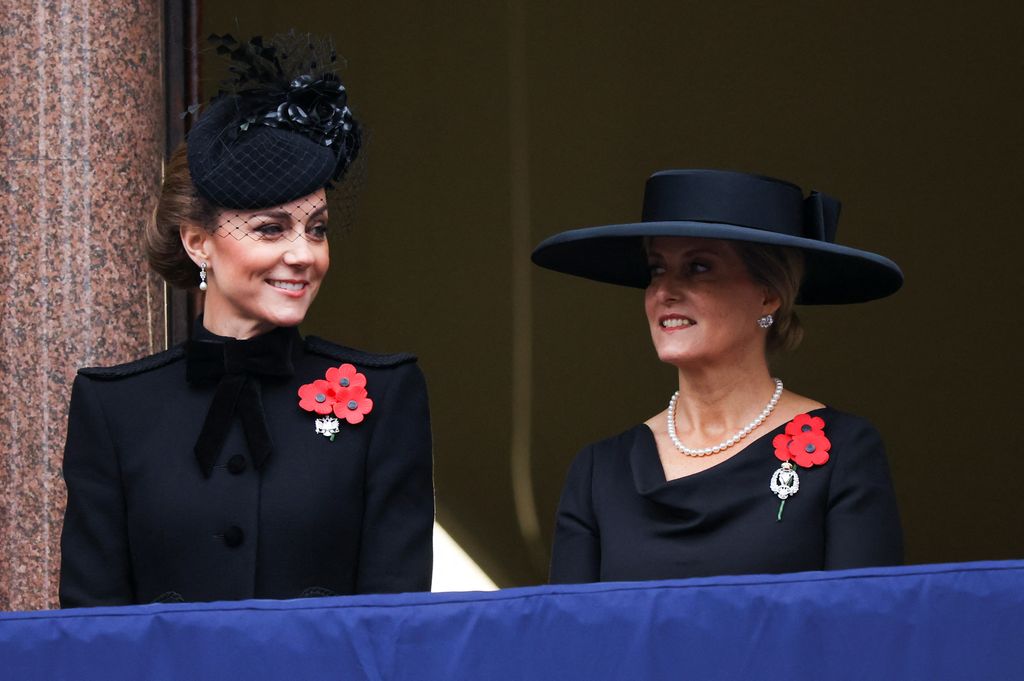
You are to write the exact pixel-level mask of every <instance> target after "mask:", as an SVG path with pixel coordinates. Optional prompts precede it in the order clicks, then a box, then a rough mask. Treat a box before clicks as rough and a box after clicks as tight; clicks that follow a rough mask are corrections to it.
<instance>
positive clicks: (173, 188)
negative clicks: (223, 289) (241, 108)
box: [146, 144, 217, 289]
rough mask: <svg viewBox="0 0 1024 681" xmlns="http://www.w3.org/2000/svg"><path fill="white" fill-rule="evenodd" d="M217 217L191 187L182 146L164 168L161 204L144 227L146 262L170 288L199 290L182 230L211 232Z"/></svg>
mask: <svg viewBox="0 0 1024 681" xmlns="http://www.w3.org/2000/svg"><path fill="white" fill-rule="evenodd" d="M216 216H217V207H216V206H214V205H213V204H212V203H210V202H209V201H207V200H206V199H204V198H203V197H201V196H200V195H199V193H198V192H197V191H196V188H195V185H194V184H193V183H192V176H191V175H190V174H189V171H188V151H187V148H186V146H185V145H184V144H182V145H181V146H180V147H178V149H177V150H175V152H174V153H173V154H172V155H171V158H170V160H168V161H167V165H166V166H165V167H164V182H163V186H162V187H161V189H160V202H159V203H158V204H157V207H156V212H155V213H154V214H153V219H152V220H150V221H149V224H148V225H146V258H147V259H148V260H149V266H150V267H151V268H152V269H153V271H154V272H156V273H157V274H159V275H160V276H161V277H163V278H164V280H165V281H166V282H167V283H168V284H170V285H172V286H176V287H178V288H184V289H188V288H195V287H196V286H198V285H199V268H198V267H197V266H196V264H195V263H194V262H192V259H191V258H189V257H188V253H186V252H185V247H184V246H183V245H182V243H181V226H182V225H183V224H185V223H186V222H191V223H194V224H197V225H201V226H203V227H204V228H206V229H210V230H212V228H213V224H214V220H215V218H216Z"/></svg>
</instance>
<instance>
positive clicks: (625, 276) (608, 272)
mask: <svg viewBox="0 0 1024 681" xmlns="http://www.w3.org/2000/svg"><path fill="white" fill-rule="evenodd" d="M840 207H841V204H840V203H839V201H838V200H836V199H834V198H832V197H831V196H828V195H827V194H823V193H821V192H811V193H810V195H809V196H807V197H804V194H803V191H801V189H800V187H798V186H796V185H794V184H791V183H789V182H785V181H783V180H777V179H774V178H771V177H764V176H762V175H750V174H747V173H737V172H731V171H725V170H665V171H662V172H658V173H655V174H654V175H652V176H651V177H650V178H648V180H647V186H646V188H645V190H644V207H643V215H642V218H641V222H634V223H628V224H620V225H605V226H602V227H588V228H584V229H574V230H570V231H568V232H561V233H559V234H555V235H554V236H552V237H549V238H548V239H545V240H544V241H543V242H541V244H540V245H539V246H537V248H536V249H534V251H533V262H534V263H536V264H537V265H540V266H541V267H545V268H547V269H551V270H555V271H557V272H564V273H566V274H574V275H576V276H579V277H585V278H587V279H594V280H596V281H602V282H607V283H611V284H621V285H624V286H634V287H638V288H645V287H646V286H647V285H648V284H649V283H650V273H649V267H648V264H647V255H646V253H645V252H644V237H656V236H685V237H698V238H707V239H725V240H729V241H745V242H751V243H758V244H768V245H772V246H785V247H789V248H796V249H799V250H801V251H802V252H803V254H804V257H805V275H804V281H803V284H802V286H801V288H800V294H799V296H798V298H797V302H798V303H802V304H840V303H859V302H864V301H867V300H874V299H876V298H883V297H885V296H888V295H890V294H892V293H895V292H896V291H897V290H898V289H899V288H900V286H901V285H902V284H903V273H902V272H901V271H900V268H899V267H898V266H897V265H896V263H894V262H893V261H892V260H889V259H888V258H885V257H883V256H881V255H878V254H876V253H871V252H869V251H863V250H860V249H856V248H851V247H849V246H842V245H840V244H837V243H835V236H836V227H837V224H838V222H839V211H840Z"/></svg>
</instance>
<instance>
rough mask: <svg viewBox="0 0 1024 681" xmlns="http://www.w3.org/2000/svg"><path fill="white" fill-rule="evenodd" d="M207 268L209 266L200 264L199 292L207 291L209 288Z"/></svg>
mask: <svg viewBox="0 0 1024 681" xmlns="http://www.w3.org/2000/svg"><path fill="white" fill-rule="evenodd" d="M206 268H207V264H206V263H205V262H204V263H200V265H199V290H200V291H205V290H206V289H207V286H206Z"/></svg>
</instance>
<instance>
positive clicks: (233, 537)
mask: <svg viewBox="0 0 1024 681" xmlns="http://www.w3.org/2000/svg"><path fill="white" fill-rule="evenodd" d="M243 541H245V533H244V532H242V528H241V527H239V526H237V525H232V526H231V527H229V528H228V529H226V530H224V543H225V544H227V545H228V546H230V547H231V548H235V547H236V546H240V545H241V543H242V542H243Z"/></svg>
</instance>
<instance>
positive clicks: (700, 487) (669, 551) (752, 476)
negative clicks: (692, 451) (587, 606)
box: [551, 407, 903, 583]
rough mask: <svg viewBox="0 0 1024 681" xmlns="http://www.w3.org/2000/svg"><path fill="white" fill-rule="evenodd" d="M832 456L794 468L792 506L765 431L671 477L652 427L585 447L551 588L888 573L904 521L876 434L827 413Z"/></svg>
mask: <svg viewBox="0 0 1024 681" xmlns="http://www.w3.org/2000/svg"><path fill="white" fill-rule="evenodd" d="M810 414H811V415H812V416H818V417H821V418H822V419H824V421H825V435H826V436H827V437H828V439H829V440H830V441H831V450H830V459H829V460H828V462H826V463H825V464H824V465H821V466H814V467H812V468H810V469H805V468H800V467H797V472H798V474H799V476H800V489H799V491H798V492H797V493H796V494H795V495H793V496H792V497H790V498H789V499H788V500H787V501H786V504H785V507H784V509H783V514H782V520H781V521H780V520H777V515H778V511H779V505H780V500H779V498H778V497H777V496H776V495H775V494H774V493H773V492H772V491H771V490H770V489H769V483H770V481H771V478H772V474H773V473H774V472H775V471H776V470H777V469H778V468H779V466H780V463H781V462H780V461H779V460H778V459H777V458H776V457H775V453H774V451H775V450H774V447H773V445H772V440H773V438H774V436H776V435H778V434H779V433H781V432H783V429H784V427H785V426H780V427H779V428H777V429H775V430H773V431H771V432H768V433H765V434H764V435H762V436H761V437H760V438H758V439H757V440H756V441H755V442H752V443H751V444H750V445H748V446H747V447H746V448H745V449H743V450H742V451H740V452H739V453H738V454H736V455H735V456H733V457H731V458H729V459H727V460H725V461H723V462H722V463H720V464H718V465H716V466H714V467H712V468H709V469H706V470H703V471H701V472H699V473H695V474H693V475H689V476H686V477H683V478H679V479H676V480H672V481H666V480H665V474H664V470H663V468H662V465H661V461H660V459H659V457H658V450H657V446H656V444H655V441H654V435H653V433H652V432H651V430H650V429H649V428H648V427H647V426H645V425H640V426H636V427H634V428H632V429H630V430H628V431H626V432H625V433H622V434H621V435H617V436H615V437H612V438H609V439H607V440H603V441H601V442H598V443H595V444H593V445H590V446H589V447H586V448H585V449H584V450H583V451H582V452H580V454H579V455H578V456H577V457H576V460H575V461H574V462H573V464H572V467H571V469H570V471H569V475H568V478H567V480H566V484H565V489H564V491H563V493H562V500H561V503H560V505H559V509H558V519H557V525H556V528H555V540H554V551H553V557H552V562H551V581H552V582H553V583H572V582H597V581H630V580H646V579H674V578H682V577H699V576H709V575H724V574H755V573H782V572H798V571H803V570H823V569H825V570H828V569H840V568H853V567H862V566H871V565H891V564H898V563H901V562H902V560H903V546H902V532H901V529H900V521H899V513H898V511H897V508H896V499H895V495H894V494H893V489H892V483H891V481H890V478H889V469H888V464H887V462H886V458H885V451H884V449H883V446H882V441H881V439H880V437H879V435H878V432H877V431H876V430H875V429H874V427H872V426H871V424H869V423H868V422H867V421H865V420H864V419H861V418H858V417H856V416H852V415H850V414H845V413H843V412H840V411H836V410H835V409H831V408H827V407H826V408H822V409H817V410H814V411H812V412H810Z"/></svg>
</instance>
